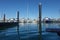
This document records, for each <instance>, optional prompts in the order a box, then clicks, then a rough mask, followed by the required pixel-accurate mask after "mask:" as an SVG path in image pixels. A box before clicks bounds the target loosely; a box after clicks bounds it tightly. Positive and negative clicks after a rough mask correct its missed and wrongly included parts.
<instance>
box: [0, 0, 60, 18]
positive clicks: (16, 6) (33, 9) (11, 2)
mask: <svg viewBox="0 0 60 40" xmlns="http://www.w3.org/2000/svg"><path fill="white" fill-rule="evenodd" d="M40 2H41V3H42V19H43V18H45V17H49V18H60V0H0V19H1V18H3V14H6V18H16V17H17V11H19V12H20V13H19V15H20V16H19V17H20V18H31V19H37V18H38V15H39V10H38V5H39V3H40Z"/></svg>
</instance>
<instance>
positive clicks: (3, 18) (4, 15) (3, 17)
mask: <svg viewBox="0 0 60 40" xmlns="http://www.w3.org/2000/svg"><path fill="white" fill-rule="evenodd" d="M3 21H4V22H5V14H4V17H3Z"/></svg>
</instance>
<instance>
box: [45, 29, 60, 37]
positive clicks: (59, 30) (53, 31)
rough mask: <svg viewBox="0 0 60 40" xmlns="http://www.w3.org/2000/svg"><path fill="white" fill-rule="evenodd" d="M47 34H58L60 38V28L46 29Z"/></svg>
mask: <svg viewBox="0 0 60 40" xmlns="http://www.w3.org/2000/svg"><path fill="white" fill-rule="evenodd" d="M46 32H52V33H57V34H58V35H59V36H60V28H46Z"/></svg>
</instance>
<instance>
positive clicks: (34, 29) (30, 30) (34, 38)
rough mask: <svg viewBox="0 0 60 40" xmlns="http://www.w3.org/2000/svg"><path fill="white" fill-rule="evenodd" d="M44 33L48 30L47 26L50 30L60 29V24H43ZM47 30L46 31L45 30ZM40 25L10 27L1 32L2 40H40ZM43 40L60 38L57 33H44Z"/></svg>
mask: <svg viewBox="0 0 60 40" xmlns="http://www.w3.org/2000/svg"><path fill="white" fill-rule="evenodd" d="M41 25H42V31H45V30H46V28H47V27H46V25H47V26H48V27H49V28H54V27H55V28H60V26H59V25H60V24H58V25H56V24H41ZM44 29H45V30H44ZM39 30H40V29H39V25H38V24H24V25H23V26H21V24H19V25H18V26H14V27H10V28H8V29H6V30H0V31H1V32H0V40H39V38H40V34H39V33H40V32H39ZM42 40H60V37H59V36H58V35H57V33H50V32H46V31H45V32H42Z"/></svg>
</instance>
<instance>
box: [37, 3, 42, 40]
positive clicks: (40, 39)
mask: <svg viewBox="0 0 60 40" xmlns="http://www.w3.org/2000/svg"><path fill="white" fill-rule="evenodd" d="M38 7H39V40H42V27H41V8H42V5H41V3H40V4H39V6H38Z"/></svg>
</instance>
